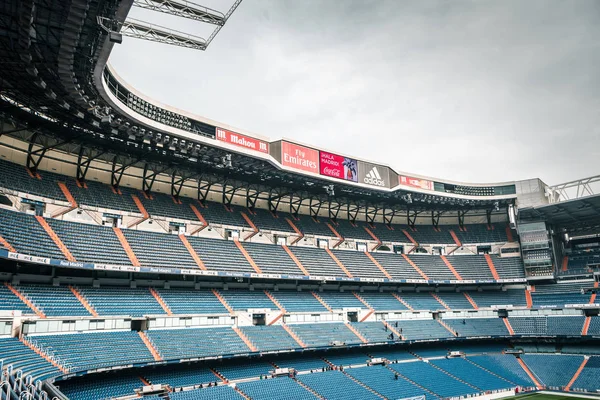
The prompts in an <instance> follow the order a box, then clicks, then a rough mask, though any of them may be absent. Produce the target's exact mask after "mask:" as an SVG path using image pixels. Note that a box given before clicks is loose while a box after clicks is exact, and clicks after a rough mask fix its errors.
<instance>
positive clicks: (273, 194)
mask: <svg viewBox="0 0 600 400" xmlns="http://www.w3.org/2000/svg"><path fill="white" fill-rule="evenodd" d="M283 196H285V194H284V193H281V192H280V191H279V190H277V189H271V190H269V198H268V206H269V211H271V212H272V213H273V214H277V208H278V207H279V203H280V202H281V199H282V198H283Z"/></svg>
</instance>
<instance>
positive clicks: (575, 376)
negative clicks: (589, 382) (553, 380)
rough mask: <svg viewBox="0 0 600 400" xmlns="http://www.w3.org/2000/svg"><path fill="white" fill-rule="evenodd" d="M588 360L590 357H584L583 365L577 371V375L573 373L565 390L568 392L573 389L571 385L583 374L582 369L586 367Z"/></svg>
mask: <svg viewBox="0 0 600 400" xmlns="http://www.w3.org/2000/svg"><path fill="white" fill-rule="evenodd" d="M588 360H589V358H588V357H587V356H586V357H584V358H583V361H582V362H581V365H580V366H579V368H577V371H575V375H573V377H572V378H571V380H570V381H569V383H568V384H567V386H565V391H567V392H568V391H569V390H571V386H573V384H574V383H575V381H576V380H577V378H579V375H580V374H581V371H583V369H584V368H585V365H586V364H587V362H588Z"/></svg>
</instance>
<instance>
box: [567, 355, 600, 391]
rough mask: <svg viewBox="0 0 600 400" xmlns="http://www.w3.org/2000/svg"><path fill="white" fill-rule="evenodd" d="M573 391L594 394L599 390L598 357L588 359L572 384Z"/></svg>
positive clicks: (599, 371)
mask: <svg viewBox="0 0 600 400" xmlns="http://www.w3.org/2000/svg"><path fill="white" fill-rule="evenodd" d="M572 387H573V389H576V390H583V391H588V392H594V393H596V392H597V391H598V388H600V357H598V356H593V357H590V359H589V360H588V362H587V363H586V364H585V368H583V370H582V371H581V374H579V376H578V377H577V380H576V381H575V382H574V383H573V386H572Z"/></svg>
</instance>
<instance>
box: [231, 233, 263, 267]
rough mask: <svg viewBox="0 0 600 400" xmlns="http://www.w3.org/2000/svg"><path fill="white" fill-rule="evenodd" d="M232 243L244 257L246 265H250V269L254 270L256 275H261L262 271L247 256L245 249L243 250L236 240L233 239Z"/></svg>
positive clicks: (248, 255)
mask: <svg viewBox="0 0 600 400" xmlns="http://www.w3.org/2000/svg"><path fill="white" fill-rule="evenodd" d="M233 242H234V243H235V245H236V246H237V248H238V250H239V251H240V252H241V253H242V254H243V255H244V257H245V258H246V261H248V264H250V266H251V267H252V269H254V271H255V272H256V273H257V274H262V270H261V269H260V268H259V267H258V265H256V263H255V262H254V260H253V259H252V257H251V256H250V254H248V252H247V251H246V249H245V248H244V246H243V245H242V243H241V242H240V241H239V240H238V239H234V240H233Z"/></svg>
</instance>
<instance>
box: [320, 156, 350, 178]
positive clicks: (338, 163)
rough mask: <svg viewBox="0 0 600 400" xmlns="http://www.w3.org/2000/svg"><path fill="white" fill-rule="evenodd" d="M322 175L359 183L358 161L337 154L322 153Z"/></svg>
mask: <svg viewBox="0 0 600 400" xmlns="http://www.w3.org/2000/svg"><path fill="white" fill-rule="evenodd" d="M320 155H321V157H320V163H321V168H320V172H321V175H325V176H331V177H333V178H338V179H345V180H347V181H352V182H358V163H357V161H356V160H354V159H352V158H348V157H344V156H338V155H337V154H332V153H328V152H326V151H321V152H320Z"/></svg>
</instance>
